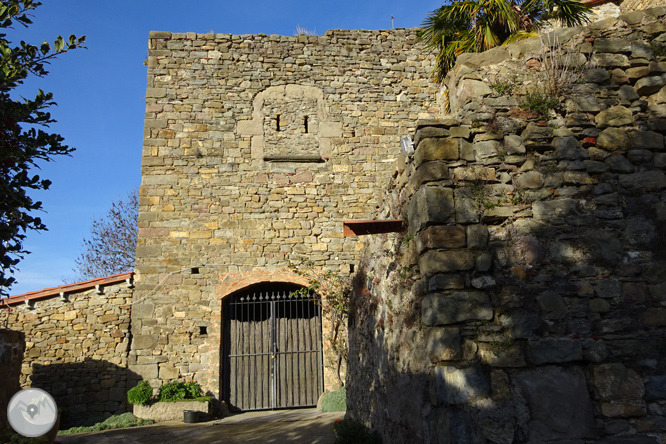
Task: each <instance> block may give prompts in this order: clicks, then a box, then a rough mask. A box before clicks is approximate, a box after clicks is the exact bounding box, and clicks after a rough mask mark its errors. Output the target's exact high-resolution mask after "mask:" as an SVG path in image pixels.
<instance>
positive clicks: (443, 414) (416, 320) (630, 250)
mask: <svg viewBox="0 0 666 444" xmlns="http://www.w3.org/2000/svg"><path fill="white" fill-rule="evenodd" d="M558 35H559V40H560V42H561V43H562V44H564V45H565V47H566V46H567V45H570V46H569V47H574V48H576V49H575V51H574V52H575V56H576V57H579V58H580V57H582V59H581V61H582V62H583V65H585V66H586V68H585V69H584V70H582V71H581V72H580V73H579V75H580V77H579V78H576V79H573V80H572V82H571V83H570V84H569V85H568V88H570V89H565V91H566V93H565V95H564V96H563V97H561V103H560V105H559V106H558V107H557V108H556V109H555V110H552V111H550V112H549V113H548V114H547V116H545V117H544V116H541V115H539V114H538V113H536V112H532V111H529V110H526V109H522V108H520V107H519V105H520V104H523V103H526V102H527V101H529V98H528V97H527V96H526V94H527V93H529V92H530V91H534V90H535V88H537V87H539V86H541V85H542V84H539V82H538V79H539V78H540V77H539V76H540V75H541V74H539V73H540V72H541V71H540V70H539V67H540V66H542V63H543V58H542V54H543V53H542V52H541V45H542V44H541V41H540V40H539V39H534V40H527V41H525V42H522V43H521V44H519V45H516V46H509V47H505V48H497V50H493V51H489V52H487V53H484V54H476V55H465V56H464V57H461V59H460V60H459V63H458V65H457V66H456V67H455V68H454V69H453V70H452V72H451V73H450V75H449V78H448V79H447V84H448V87H449V91H451V92H453V93H454V95H453V97H452V99H451V107H452V110H453V111H454V112H455V115H454V116H451V117H447V118H444V119H439V120H431V121H422V122H420V124H419V125H418V128H417V131H416V133H415V145H416V151H415V153H414V155H413V156H411V157H401V158H400V159H399V160H398V162H397V163H396V168H395V174H394V181H393V183H392V186H391V187H390V188H389V190H388V191H389V192H388V194H387V195H386V199H385V200H384V202H383V204H382V206H381V208H380V210H379V211H378V212H377V213H376V214H375V217H376V218H378V219H386V218H403V219H405V220H407V221H408V230H407V231H406V232H405V233H402V234H388V235H381V236H374V237H371V238H369V239H368V240H367V244H366V253H365V255H364V259H363V260H362V263H361V266H360V270H359V273H358V274H357V275H356V276H355V278H354V289H355V293H354V300H353V308H352V312H351V314H350V325H349V328H350V338H349V342H350V363H349V365H350V367H349V372H348V378H347V394H348V414H349V415H351V416H352V417H354V418H357V419H358V420H360V421H362V422H364V423H366V424H368V425H369V426H371V427H372V428H374V429H376V430H378V431H379V432H380V433H381V434H382V437H383V440H384V441H383V442H385V443H433V444H434V443H441V444H444V443H447V444H448V443H469V444H477V443H478V444H486V443H502V444H513V443H545V442H549V443H567V444H572V443H576V444H584V443H607V444H610V443H613V444H616V443H617V444H619V443H639V444H643V443H645V444H648V443H650V444H653V443H663V442H666V410H665V408H666V355H665V354H664V341H665V340H666V329H665V328H666V308H664V305H665V302H664V301H665V300H666V299H665V298H666V293H665V292H664V288H665V285H666V274H665V271H666V256H665V255H664V251H665V248H666V244H664V240H665V239H666V231H665V230H664V221H665V220H666V175H665V174H664V169H665V168H666V151H665V145H664V135H665V134H666V58H665V57H664V56H663V55H657V51H659V45H663V44H664V43H666V8H655V9H652V10H647V11H643V12H640V11H639V12H633V13H630V14H627V15H623V16H620V17H619V18H615V19H611V20H607V21H605V22H601V23H598V24H593V25H591V26H589V27H586V28H579V29H573V30H571V29H569V30H561V31H559V32H558ZM653 51H654V52H653ZM588 61H593V62H594V63H589V62H588ZM507 78H508V79H515V81H514V82H512V84H513V89H512V91H511V93H510V94H507V93H506V90H504V89H503V88H504V87H505V84H504V79H507ZM498 89H501V90H502V91H504V95H500V94H499V93H498V92H497V90H498ZM456 93H457V94H456Z"/></svg>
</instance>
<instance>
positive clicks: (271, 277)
mask: <svg viewBox="0 0 666 444" xmlns="http://www.w3.org/2000/svg"><path fill="white" fill-rule="evenodd" d="M220 278H221V280H222V284H221V285H219V286H218V288H217V296H218V299H224V298H225V297H227V296H229V295H230V294H232V293H235V292H237V291H238V290H242V289H243V288H246V287H249V286H250V285H254V284H264V283H269V282H281V283H287V284H296V285H302V286H304V287H307V286H308V285H310V281H308V280H307V279H306V278H305V277H303V276H300V275H298V274H296V273H294V272H292V271H291V270H289V269H288V268H285V269H280V270H271V271H267V270H253V271H242V272H238V273H228V274H223V275H222V276H220Z"/></svg>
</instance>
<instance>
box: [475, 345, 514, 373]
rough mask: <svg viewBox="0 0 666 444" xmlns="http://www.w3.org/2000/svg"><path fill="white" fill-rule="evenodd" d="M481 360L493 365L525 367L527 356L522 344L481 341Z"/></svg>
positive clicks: (479, 352)
mask: <svg viewBox="0 0 666 444" xmlns="http://www.w3.org/2000/svg"><path fill="white" fill-rule="evenodd" d="M478 346H479V351H478V354H479V358H480V359H481V362H482V363H484V364H486V365H490V366H492V367H524V366H525V356H524V354H523V350H522V348H521V347H520V345H518V344H515V343H503V342H501V343H498V344H488V343H480V344H479V345H478Z"/></svg>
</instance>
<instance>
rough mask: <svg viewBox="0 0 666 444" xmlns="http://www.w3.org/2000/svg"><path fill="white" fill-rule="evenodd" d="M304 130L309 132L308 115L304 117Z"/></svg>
mask: <svg viewBox="0 0 666 444" xmlns="http://www.w3.org/2000/svg"><path fill="white" fill-rule="evenodd" d="M303 132H304V133H305V134H307V133H308V116H305V117H303Z"/></svg>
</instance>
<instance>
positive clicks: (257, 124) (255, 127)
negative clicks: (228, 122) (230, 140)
mask: <svg viewBox="0 0 666 444" xmlns="http://www.w3.org/2000/svg"><path fill="white" fill-rule="evenodd" d="M236 130H237V131H236V132H237V133H238V134H240V135H241V136H262V135H263V134H264V125H263V122H262V121H261V120H258V119H257V120H255V119H253V120H240V121H239V122H238V124H237V126H236Z"/></svg>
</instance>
